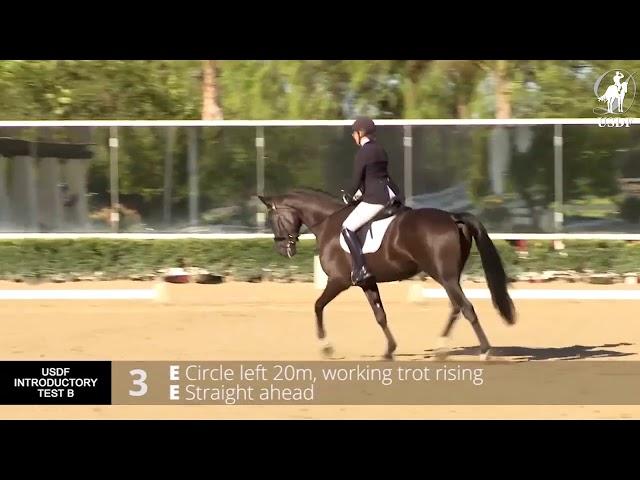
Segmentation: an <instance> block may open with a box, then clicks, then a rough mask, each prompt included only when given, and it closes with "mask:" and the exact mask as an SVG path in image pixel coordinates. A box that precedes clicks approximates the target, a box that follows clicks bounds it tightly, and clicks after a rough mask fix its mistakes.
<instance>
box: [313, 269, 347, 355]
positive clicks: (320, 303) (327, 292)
mask: <svg viewBox="0 0 640 480" xmlns="http://www.w3.org/2000/svg"><path fill="white" fill-rule="evenodd" d="M347 287H348V285H345V284H344V283H343V282H339V281H336V280H332V279H331V278H329V280H328V281H327V286H326V287H325V289H324V291H323V292H322V295H320V297H318V299H317V300H316V304H315V313H316V331H317V335H318V340H320V345H321V351H322V353H323V354H324V355H331V354H332V353H333V347H332V346H331V343H330V342H329V341H328V340H327V337H326V333H325V331H324V319H323V311H324V307H326V306H327V304H328V303H329V302H331V300H333V299H334V298H336V297H337V296H338V295H339V294H340V293H342V292H344V291H345V290H346V289H347Z"/></svg>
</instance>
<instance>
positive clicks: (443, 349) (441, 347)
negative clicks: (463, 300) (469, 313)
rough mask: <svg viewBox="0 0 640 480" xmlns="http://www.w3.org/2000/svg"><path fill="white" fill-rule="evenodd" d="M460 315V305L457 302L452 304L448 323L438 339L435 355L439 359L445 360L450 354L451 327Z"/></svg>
mask: <svg viewBox="0 0 640 480" xmlns="http://www.w3.org/2000/svg"><path fill="white" fill-rule="evenodd" d="M459 316H460V307H459V306H458V305H457V304H454V303H452V304H451V314H450V315H449V320H447V324H446V325H445V327H444V330H443V331H442V335H440V338H439V339H438V345H437V346H436V350H435V356H436V358H437V359H438V360H444V359H446V358H447V355H449V348H448V346H447V343H448V342H447V340H448V337H449V335H450V334H451V329H452V328H453V324H454V323H455V322H456V320H457V319H458V317H459Z"/></svg>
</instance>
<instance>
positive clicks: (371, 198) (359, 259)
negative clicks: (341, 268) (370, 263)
mask: <svg viewBox="0 0 640 480" xmlns="http://www.w3.org/2000/svg"><path fill="white" fill-rule="evenodd" d="M351 131H352V134H351V135H352V137H353V140H354V141H355V142H356V144H358V145H359V146H360V149H359V150H358V153H357V154H356V158H355V164H354V169H353V182H352V185H351V188H350V189H349V190H348V191H347V192H346V193H345V194H344V195H343V201H344V202H345V203H352V202H355V201H357V200H360V203H359V204H358V205H357V206H356V208H355V209H354V210H353V211H352V212H351V214H349V216H348V217H347V218H346V220H345V221H344V222H343V223H342V236H343V237H344V239H345V241H346V243H347V246H348V247H349V250H350V251H351V259H352V263H353V270H352V273H351V281H352V283H353V284H354V285H363V284H364V283H365V282H366V281H367V280H368V279H369V278H371V277H372V276H373V275H372V274H371V272H369V270H368V269H367V266H366V264H365V261H364V254H363V253H362V245H360V241H359V240H358V237H357V235H356V233H355V232H356V231H357V230H358V229H359V228H360V227H362V226H363V225H364V224H365V223H367V222H368V221H369V220H371V219H372V218H373V217H374V216H375V215H377V214H378V213H379V212H380V211H381V210H382V209H384V207H385V206H386V205H387V204H388V203H389V202H390V200H392V199H393V198H396V197H399V195H400V189H399V188H398V186H397V185H396V184H395V183H394V182H393V180H391V178H390V177H389V172H388V165H389V158H388V156H387V152H385V150H384V148H383V147H382V146H381V145H380V144H379V143H377V142H376V139H375V134H376V125H375V124H374V123H373V120H371V119H370V118H367V117H359V118H358V119H356V121H355V122H354V123H353V125H352V127H351Z"/></svg>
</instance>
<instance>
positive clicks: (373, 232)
mask: <svg viewBox="0 0 640 480" xmlns="http://www.w3.org/2000/svg"><path fill="white" fill-rule="evenodd" d="M396 216H397V215H393V216H392V217H388V218H383V219H382V220H376V221H375V222H373V223H371V224H366V225H364V226H362V228H361V229H360V230H359V231H358V232H357V233H358V238H360V239H361V240H360V241H362V233H361V232H362V231H363V230H366V238H365V240H364V245H363V247H362V253H373V252H377V251H378V249H379V248H380V245H382V240H383V239H384V234H385V233H386V232H387V229H388V228H389V225H391V222H393V220H394V219H395V218H396ZM340 246H341V247H342V249H343V250H344V251H345V252H347V253H350V252H349V247H348V246H347V243H346V242H345V240H344V237H343V236H342V235H341V234H340Z"/></svg>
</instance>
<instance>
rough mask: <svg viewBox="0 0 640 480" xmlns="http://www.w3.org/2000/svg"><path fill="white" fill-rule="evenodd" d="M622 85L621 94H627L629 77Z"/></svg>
mask: <svg viewBox="0 0 640 480" xmlns="http://www.w3.org/2000/svg"><path fill="white" fill-rule="evenodd" d="M620 86H621V87H622V88H621V89H620V93H621V94H623V95H624V94H626V93H627V88H628V87H629V79H627V81H626V82H622V83H621V84H620Z"/></svg>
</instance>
